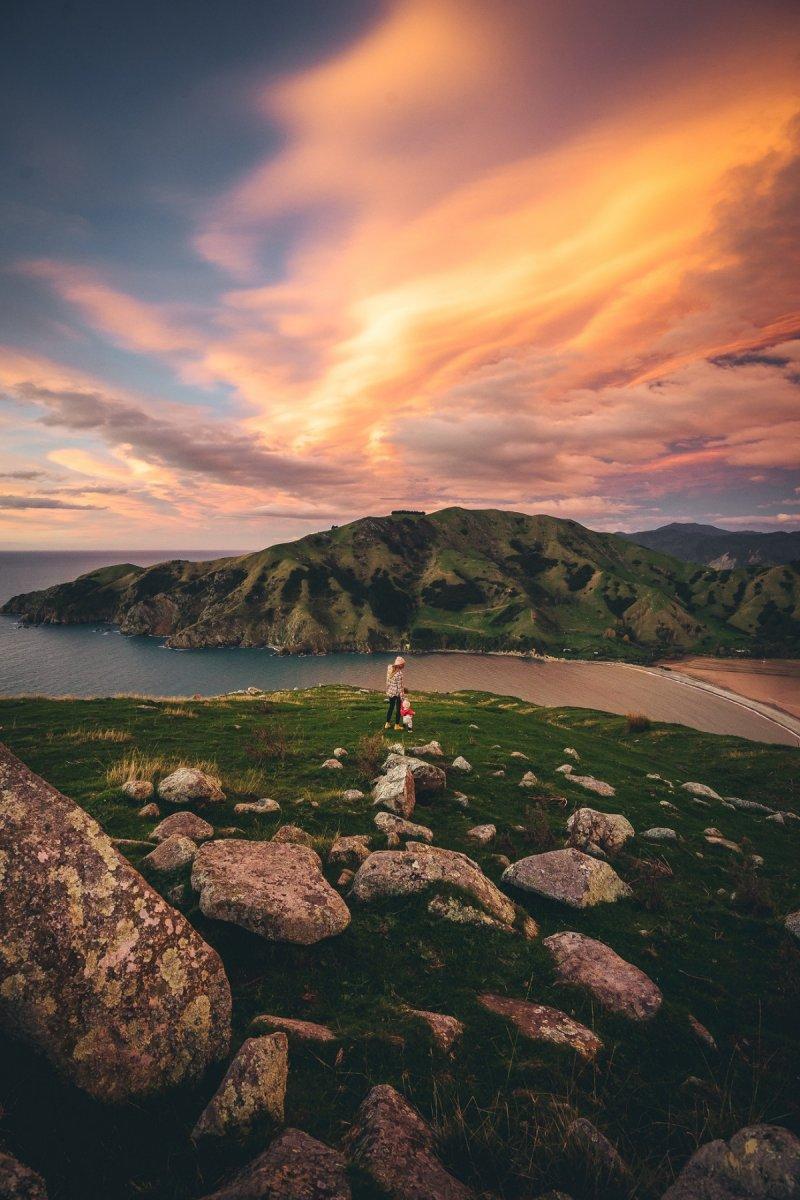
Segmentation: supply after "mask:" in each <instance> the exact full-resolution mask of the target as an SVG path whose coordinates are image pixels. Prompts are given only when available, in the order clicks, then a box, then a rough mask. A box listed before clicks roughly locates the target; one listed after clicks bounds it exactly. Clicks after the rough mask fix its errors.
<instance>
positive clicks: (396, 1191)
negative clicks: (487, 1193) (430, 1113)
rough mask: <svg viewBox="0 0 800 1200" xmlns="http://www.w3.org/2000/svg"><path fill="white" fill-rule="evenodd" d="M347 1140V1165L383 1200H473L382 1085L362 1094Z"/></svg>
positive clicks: (409, 1111)
mask: <svg viewBox="0 0 800 1200" xmlns="http://www.w3.org/2000/svg"><path fill="white" fill-rule="evenodd" d="M347 1140H348V1144H349V1148H350V1155H351V1158H352V1160H353V1162H354V1163H355V1164H356V1165H357V1166H358V1167H360V1168H361V1170H362V1171H364V1172H365V1174H367V1175H368V1176H369V1177H370V1179H371V1180H372V1182H373V1183H374V1184H376V1185H377V1187H378V1188H379V1189H380V1190H381V1192H382V1194H384V1195H385V1196H386V1197H388V1200H473V1197H474V1193H473V1192H472V1191H471V1190H470V1189H469V1188H467V1187H465V1185H464V1184H463V1183H460V1182H459V1181H458V1180H457V1179H456V1178H455V1177H454V1176H453V1175H451V1174H450V1173H449V1172H448V1171H447V1170H445V1168H444V1166H443V1165H442V1163H441V1162H440V1160H439V1159H438V1158H437V1156H436V1138H435V1136H434V1133H433V1130H432V1129H431V1127H430V1126H429V1125H428V1124H427V1123H426V1122H425V1121H423V1119H422V1117H421V1116H420V1115H419V1113H418V1112H417V1111H416V1109H414V1108H412V1107H411V1105H410V1104H408V1103H407V1101H406V1100H404V1099H403V1097H402V1096H401V1095H400V1093H399V1092H396V1091H395V1089H394V1088H393V1087H390V1086H389V1084H387V1083H381V1084H378V1086H377V1087H374V1088H373V1089H372V1091H371V1092H370V1093H369V1094H368V1095H367V1097H366V1099H365V1100H364V1101H363V1103H362V1104H361V1107H360V1108H359V1110H358V1112H357V1113H356V1119H355V1123H354V1125H353V1127H352V1129H351V1130H350V1132H349V1134H348V1137H347Z"/></svg>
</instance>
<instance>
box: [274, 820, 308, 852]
mask: <svg viewBox="0 0 800 1200" xmlns="http://www.w3.org/2000/svg"><path fill="white" fill-rule="evenodd" d="M272 841H273V842H278V843H279V844H284V845H291V846H309V847H311V846H313V845H314V843H313V841H312V839H311V835H310V834H308V833H306V831H305V829H301V828H300V826H299V825H281V826H279V827H278V828H277V829H276V830H275V832H274V833H273V835H272Z"/></svg>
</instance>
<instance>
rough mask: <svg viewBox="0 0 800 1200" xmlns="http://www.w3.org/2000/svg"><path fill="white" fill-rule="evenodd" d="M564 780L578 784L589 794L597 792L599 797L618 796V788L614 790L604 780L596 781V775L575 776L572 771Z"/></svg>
mask: <svg viewBox="0 0 800 1200" xmlns="http://www.w3.org/2000/svg"><path fill="white" fill-rule="evenodd" d="M564 778H565V779H566V780H567V781H568V782H569V783H577V784H578V785H579V786H580V787H582V788H586V790H587V792H596V793H597V795H598V796H616V794H617V793H616V788H613V787H612V786H611V784H610V783H604V782H603V780H602V779H595V777H594V775H575V774H574V773H573V772H572V771H570V772H569V773H568V774H565V775H564Z"/></svg>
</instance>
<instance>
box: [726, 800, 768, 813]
mask: <svg viewBox="0 0 800 1200" xmlns="http://www.w3.org/2000/svg"><path fill="white" fill-rule="evenodd" d="M725 800H726V801H727V802H728V804H732V805H733V807H734V808H739V809H741V810H742V812H763V813H773V812H775V809H774V808H768V807H767V805H766V804H759V803H758V801H757V800H742V799H740V797H739V796H726V797H725Z"/></svg>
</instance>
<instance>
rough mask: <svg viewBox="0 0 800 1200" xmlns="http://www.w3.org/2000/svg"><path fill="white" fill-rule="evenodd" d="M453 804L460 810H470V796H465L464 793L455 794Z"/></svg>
mask: <svg viewBox="0 0 800 1200" xmlns="http://www.w3.org/2000/svg"><path fill="white" fill-rule="evenodd" d="M453 803H454V804H457V805H458V807H459V808H469V796H465V795H464V793H463V792H454V793H453Z"/></svg>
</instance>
